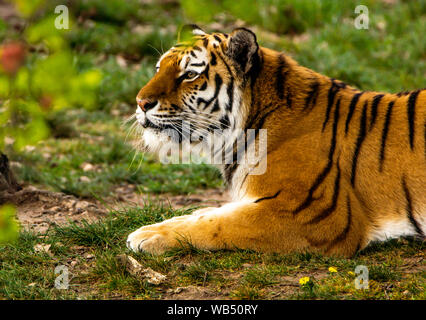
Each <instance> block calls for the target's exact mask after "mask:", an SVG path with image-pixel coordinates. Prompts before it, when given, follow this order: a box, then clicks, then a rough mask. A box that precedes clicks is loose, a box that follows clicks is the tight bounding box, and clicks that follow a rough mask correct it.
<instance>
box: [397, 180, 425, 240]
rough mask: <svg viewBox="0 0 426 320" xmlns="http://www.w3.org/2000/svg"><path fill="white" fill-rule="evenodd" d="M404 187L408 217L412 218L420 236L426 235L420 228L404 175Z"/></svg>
mask: <svg viewBox="0 0 426 320" xmlns="http://www.w3.org/2000/svg"><path fill="white" fill-rule="evenodd" d="M402 188H403V189H404V194H405V200H406V211H407V217H408V219H409V220H410V223H411V224H412V225H413V227H414V229H415V230H416V232H417V234H418V235H419V236H423V237H424V236H425V235H424V234H423V231H422V229H420V226H419V224H418V222H417V221H416V219H415V218H414V215H413V203H412V199H411V195H410V191H409V190H408V187H407V183H406V182H405V177H404V176H403V177H402Z"/></svg>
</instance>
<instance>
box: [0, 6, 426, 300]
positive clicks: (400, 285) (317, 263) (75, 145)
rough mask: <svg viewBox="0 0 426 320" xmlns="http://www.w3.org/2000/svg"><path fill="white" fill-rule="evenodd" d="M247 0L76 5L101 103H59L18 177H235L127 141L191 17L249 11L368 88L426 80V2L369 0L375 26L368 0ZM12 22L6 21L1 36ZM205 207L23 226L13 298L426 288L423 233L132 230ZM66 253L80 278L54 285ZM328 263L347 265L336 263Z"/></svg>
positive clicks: (176, 188)
mask: <svg viewBox="0 0 426 320" xmlns="http://www.w3.org/2000/svg"><path fill="white" fill-rule="evenodd" d="M204 2H206V3H207V1H206V0H204V1H203V3H204ZM236 3H237V2H235V1H223V2H222V7H218V10H219V11H221V12H222V13H221V14H206V15H204V14H201V13H202V12H201V13H198V12H194V10H191V8H193V7H194V6H193V5H192V4H193V3H192V2H191V1H181V2H180V3H179V2H174V1H164V2H163V1H159V2H149V3H148V2H147V3H145V2H143V3H141V2H140V1H136V0H130V1H119V0H113V1H107V2H105V1H101V0H91V1H74V2H73V3H72V6H71V8H70V11H71V12H73V13H74V14H75V16H77V17H80V19H79V20H76V23H75V24H74V25H73V28H72V29H71V30H70V33H69V41H70V44H71V46H72V50H73V52H74V53H75V64H76V66H78V68H79V69H80V70H89V69H92V68H98V69H99V70H101V71H102V74H103V80H102V86H101V88H100V91H99V96H98V105H97V108H96V110H93V111H90V112H88V111H84V110H72V109H71V110H66V111H63V112H59V113H56V114H54V115H52V117H51V118H50V120H49V123H50V127H51V133H52V138H50V139H48V140H46V141H44V142H42V143H39V144H38V145H36V147H35V148H34V149H32V148H28V149H26V150H23V151H22V152H19V153H18V152H16V153H12V154H11V157H10V158H11V160H12V161H13V162H14V163H19V164H20V165H19V166H16V167H14V168H15V170H16V172H17V175H18V177H19V179H20V180H21V181H23V182H24V183H25V184H30V185H37V186H40V187H41V188H44V189H51V190H54V191H60V192H64V193H67V194H72V195H75V196H77V197H79V198H86V199H89V200H90V199H94V198H96V199H101V200H102V199H109V198H113V197H115V196H116V189H117V188H119V187H122V186H133V187H134V189H135V190H136V191H137V192H138V193H141V194H142V193H143V194H164V193H170V194H176V195H177V194H179V195H182V194H184V195H188V194H193V193H203V192H204V190H206V189H212V188H222V182H221V179H220V177H219V173H218V171H217V170H216V169H214V168H211V167H209V166H206V165H197V166H192V165H162V164H160V163H159V162H157V161H156V160H155V159H154V158H153V157H151V156H149V155H144V154H140V153H136V154H135V152H134V150H133V149H132V147H131V145H130V143H125V142H124V141H125V138H126V130H125V129H124V128H123V127H122V125H121V123H122V121H123V120H124V119H125V118H126V117H127V116H129V115H130V114H131V113H132V112H133V109H134V99H135V96H136V94H137V92H138V90H139V89H140V88H141V87H142V86H143V85H144V84H145V83H146V82H147V81H148V80H149V79H150V78H151V77H152V75H153V74H154V65H155V62H156V60H157V59H158V57H159V55H160V54H161V53H162V52H164V51H165V50H167V49H168V48H169V47H170V46H171V45H172V44H173V43H174V41H175V39H176V30H177V27H178V26H179V25H180V24H182V23H184V22H191V23H192V22H195V23H199V24H200V25H201V26H203V27H205V29H206V31H211V30H212V29H214V28H220V29H221V31H224V32H230V31H231V30H232V29H233V27H234V26H235V21H236V20H237V19H238V18H242V19H244V20H245V22H246V25H247V26H248V27H251V28H253V29H254V30H255V31H256V32H257V35H258V40H259V42H260V43H261V44H262V45H264V46H267V47H270V48H273V49H277V50H280V51H284V52H285V53H287V54H289V55H291V56H293V57H294V58H295V59H296V60H297V61H299V63H301V64H302V65H305V66H307V67H309V68H312V69H314V70H316V71H318V72H321V73H323V74H326V75H328V76H330V77H334V78H337V79H341V80H343V81H345V82H347V83H349V84H352V85H355V86H358V87H359V88H361V89H364V90H377V91H381V90H382V91H389V92H399V91H403V90H411V89H415V88H422V87H425V86H426V84H425V78H426V77H425V76H426V55H425V52H426V41H425V40H424V37H422V35H423V33H424V30H425V29H426V5H425V3H424V2H423V1H386V2H385V1H365V2H364V3H363V4H366V5H367V6H368V8H369V16H370V24H369V29H368V30H357V29H356V28H354V25H353V20H354V18H355V17H356V15H355V14H354V8H355V6H356V5H357V4H358V1H334V0H325V1H319V0H318V1H307V0H293V1H283V0H276V1H270V2H258V4H257V5H253V2H252V1H250V5H251V6H252V7H247V6H246V7H244V6H243V5H244V3H245V1H239V2H238V3H239V4H241V6H242V7H238V6H236ZM266 3H272V4H274V5H273V6H269V7H267V6H266ZM216 5H217V4H216ZM198 7H199V5H197V6H196V8H198ZM212 12H214V11H212ZM241 12H244V16H243V15H242V13H241ZM201 17H204V18H205V19H211V20H210V21H206V20H203V19H201ZM212 22H214V23H215V24H211V23H212ZM11 33H12V31H11V30H10V29H8V26H7V25H5V24H4V23H0V40H2V41H3V40H4V39H6V38H8V37H12V36H11ZM15 36H16V35H15ZM87 164H90V165H91V169H90V170H87ZM83 177H84V178H83ZM192 209H193V208H184V209H180V210H174V209H172V208H170V207H167V206H162V205H159V204H158V203H157V202H155V201H153V200H152V201H148V202H147V203H146V204H145V206H144V207H124V208H123V209H122V210H119V211H116V210H111V212H110V213H109V215H108V216H106V217H105V218H103V219H102V220H100V221H97V222H91V223H89V222H85V221H83V222H81V223H69V224H68V225H62V226H56V227H52V228H51V229H49V230H48V231H47V233H46V234H36V233H31V232H27V231H22V232H21V234H20V238H19V240H18V241H16V242H15V243H12V244H7V245H1V247H0V299H77V298H78V299H101V298H107V299H116V298H121V299H161V298H165V297H175V296H174V293H173V292H175V291H176V289H177V288H179V287H191V286H195V287H197V288H198V289H199V290H201V291H202V292H207V293H208V294H209V295H210V296H212V297H221V298H226V299H228V298H229V299H425V298H426V296H425V292H426V290H425V289H426V288H425V286H426V283H425V278H426V273H425V259H424V254H425V244H424V243H423V242H419V241H415V240H413V239H399V240H392V241H388V242H385V243H377V244H372V245H370V246H369V247H368V248H366V249H365V250H363V252H361V253H359V254H358V255H357V256H356V257H354V258H353V259H341V258H337V257H324V256H321V255H317V254H311V253H298V254H288V255H280V254H261V253H256V252H252V251H243V250H239V251H235V252H231V251H220V252H202V251H199V250H196V249H195V248H192V247H191V246H186V247H184V248H182V249H179V250H174V251H172V252H169V253H167V254H165V255H162V256H158V257H155V256H151V255H148V254H134V253H131V252H129V251H128V249H127V248H126V247H125V239H126V237H127V235H128V234H129V233H130V232H132V231H134V230H135V229H136V228H139V227H140V226H142V225H146V224H150V223H155V222H159V221H162V220H164V219H167V218H170V217H173V216H175V215H181V214H185V213H189V212H191V210H192ZM37 244H48V245H50V249H49V253H43V252H36V251H35V250H34V246H35V245H37ZM118 254H129V255H132V256H133V257H134V258H136V259H137V260H138V261H139V262H140V263H141V264H142V265H144V266H146V267H150V268H152V269H153V270H155V271H158V272H161V273H163V274H165V275H167V281H166V282H165V283H164V284H161V285H159V286H154V285H151V284H149V283H147V282H146V281H144V280H143V279H141V278H138V277H137V276H134V275H132V274H130V273H128V272H127V271H126V270H125V269H124V267H123V266H121V265H120V264H119V263H118V262H117V259H116V256H117V255H118ZM58 265H65V266H67V267H68V269H69V271H70V287H69V289H68V290H58V289H55V287H54V281H55V278H56V277H57V276H58V275H57V274H55V267H56V266H58ZM357 265H365V266H367V267H368V270H369V278H370V281H369V289H368V290H358V289H356V288H355V284H354V281H355V276H356V275H353V274H352V273H353V272H354V270H355V267H356V266H357ZM329 267H334V268H336V269H337V270H338V272H337V273H330V272H329V271H328V268H329ZM306 276H307V277H310V279H312V288H311V289H309V290H308V289H306V288H303V287H302V286H300V285H299V279H300V278H302V277H306ZM181 294H188V293H185V291H183V292H182V293H181ZM197 294H198V295H197ZM187 297H188V298H191V297H192V298H197V297H199V293H193V294H192V296H191V295H189V294H188V296H187Z"/></svg>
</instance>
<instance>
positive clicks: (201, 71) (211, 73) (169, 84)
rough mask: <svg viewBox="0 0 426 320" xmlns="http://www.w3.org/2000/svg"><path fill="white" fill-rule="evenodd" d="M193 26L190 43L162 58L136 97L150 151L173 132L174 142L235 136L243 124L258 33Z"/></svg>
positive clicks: (256, 60)
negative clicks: (227, 32)
mask: <svg viewBox="0 0 426 320" xmlns="http://www.w3.org/2000/svg"><path fill="white" fill-rule="evenodd" d="M191 27H192V35H191V41H186V42H181V43H178V44H177V45H175V46H174V47H172V48H171V49H170V50H168V51H167V52H166V53H164V54H163V55H162V56H161V57H160V59H159V61H158V62H157V64H156V71H157V72H156V74H155V75H154V77H153V78H152V79H151V80H150V81H149V82H148V83H147V84H146V85H145V86H144V87H143V88H142V89H141V90H140V91H139V93H138V95H137V97H136V101H137V105H138V106H137V110H136V119H137V122H138V123H139V124H140V125H141V126H142V127H143V128H144V129H143V130H142V133H141V134H142V142H143V144H144V146H145V147H148V148H149V149H151V151H156V150H158V148H159V147H160V146H161V144H162V142H163V141H168V140H169V139H170V137H171V136H172V137H173V136H174V137H175V138H174V140H175V142H176V141H177V142H180V141H182V139H184V137H190V141H191V142H193V140H194V136H196V137H202V139H201V141H203V140H204V141H205V139H206V138H208V137H207V136H211V135H212V134H213V133H215V132H217V131H219V132H221V133H222V134H223V135H227V136H228V135H229V136H231V135H232V132H234V130H235V129H236V128H241V127H242V126H243V124H244V118H245V114H246V113H247V111H246V108H247V107H246V106H245V105H244V102H243V101H245V100H244V95H245V94H246V93H245V89H246V87H247V86H248V84H249V83H250V79H251V77H252V76H253V74H255V73H256V68H257V67H258V65H259V59H260V55H259V46H258V44H257V41H256V36H255V34H254V33H253V32H251V31H249V30H247V29H244V28H239V29H235V30H234V31H233V32H232V33H231V34H224V33H213V34H207V33H205V32H204V31H202V30H201V29H200V28H199V27H197V26H191ZM170 131H173V132H174V134H173V135H170ZM197 139H198V138H195V140H196V141H197V142H198V141H200V140H199V139H198V140H197Z"/></svg>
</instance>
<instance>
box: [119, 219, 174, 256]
mask: <svg viewBox="0 0 426 320" xmlns="http://www.w3.org/2000/svg"><path fill="white" fill-rule="evenodd" d="M127 247H128V248H129V249H130V250H132V251H135V252H138V251H140V252H148V253H152V254H162V253H164V252H166V251H167V250H168V249H171V248H172V244H171V242H170V241H169V240H168V236H167V232H164V231H160V230H152V229H151V230H149V226H146V227H142V228H140V229H138V230H136V231H134V232H132V233H131V234H130V235H129V237H128V238H127Z"/></svg>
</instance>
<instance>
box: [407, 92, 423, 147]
mask: <svg viewBox="0 0 426 320" xmlns="http://www.w3.org/2000/svg"><path fill="white" fill-rule="evenodd" d="M419 93H420V90H417V91H414V92H413V93H411V94H410V97H409V98H408V103H407V114H408V127H409V130H410V136H409V140H410V148H411V150H413V149H414V131H415V127H414V126H415V123H414V121H415V119H416V100H417V96H418V95H419Z"/></svg>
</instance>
